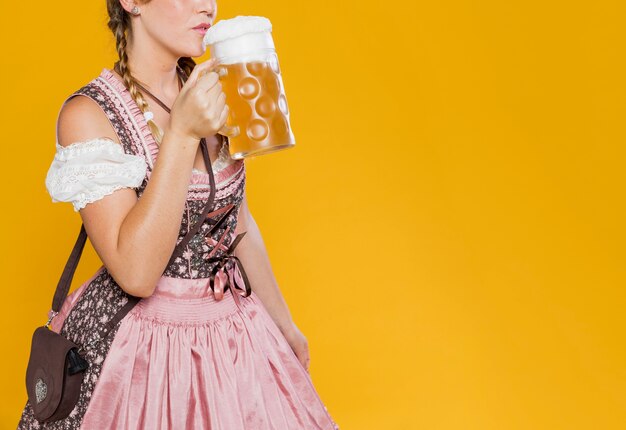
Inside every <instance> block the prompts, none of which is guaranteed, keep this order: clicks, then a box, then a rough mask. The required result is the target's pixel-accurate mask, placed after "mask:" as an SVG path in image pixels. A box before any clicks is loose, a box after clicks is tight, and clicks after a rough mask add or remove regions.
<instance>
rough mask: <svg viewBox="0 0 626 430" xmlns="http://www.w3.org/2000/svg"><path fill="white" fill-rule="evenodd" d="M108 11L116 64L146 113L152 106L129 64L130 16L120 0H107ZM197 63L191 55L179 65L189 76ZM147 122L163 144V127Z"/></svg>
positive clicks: (138, 103)
mask: <svg viewBox="0 0 626 430" xmlns="http://www.w3.org/2000/svg"><path fill="white" fill-rule="evenodd" d="M145 3H147V2H145ZM145 3H144V4H145ZM107 11H108V13H109V22H108V24H107V25H108V27H109V29H110V30H111V31H112V32H113V34H114V35H115V45H116V50H117V55H118V56H119V61H117V62H116V63H115V64H116V65H117V66H118V67H119V69H120V71H121V73H120V75H121V76H122V78H123V79H124V82H125V84H126V88H128V92H129V93H130V96H131V97H132V98H133V100H134V101H135V103H137V106H138V107H139V109H140V110H141V112H142V113H143V114H145V113H146V112H149V111H150V106H149V105H148V102H147V101H146V99H145V98H144V97H143V95H142V94H141V93H140V92H139V91H138V90H137V86H136V82H137V81H135V78H133V75H132V73H131V70H130V67H129V66H128V54H127V53H126V47H127V45H128V42H127V37H126V32H127V31H128V33H129V34H130V33H131V31H132V27H131V25H130V16H129V14H128V12H126V10H125V9H124V8H123V7H122V6H121V4H120V2H119V0H107ZM195 64H196V63H195V62H194V61H193V59H191V58H190V57H183V58H180V59H179V65H180V66H181V68H182V69H183V70H184V71H185V72H187V76H189V74H190V73H191V70H193V67H194V66H195ZM146 122H147V124H148V126H149V127H150V131H151V132H152V136H154V140H155V141H156V143H157V145H161V142H162V140H163V130H161V128H160V127H159V126H158V125H157V124H156V123H155V122H154V121H153V120H152V119H150V120H147V121H146Z"/></svg>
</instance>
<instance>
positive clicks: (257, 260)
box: [234, 191, 293, 333]
mask: <svg viewBox="0 0 626 430" xmlns="http://www.w3.org/2000/svg"><path fill="white" fill-rule="evenodd" d="M237 217H238V218H237V228H236V229H235V234H236V235H237V234H239V233H241V232H244V231H246V232H247V233H246V235H245V236H244V237H243V238H242V239H241V241H240V242H239V243H238V244H237V247H236V248H235V251H234V254H235V255H236V256H237V257H238V258H239V259H240V260H241V263H242V264H243V267H244V269H245V271H246V275H247V276H248V281H249V282H250V286H251V288H252V290H253V291H254V292H255V293H256V295H258V296H259V298H260V299H261V301H262V302H263V305H265V308H266V309H267V311H268V312H269V314H270V315H271V316H272V319H273V320H274V322H275V323H276V325H277V326H278V327H279V328H280V329H281V331H282V332H283V333H285V332H286V331H288V330H290V329H292V328H293V320H292V318H291V314H290V312H289V308H288V307H287V303H286V302H285V299H284V298H283V296H282V294H281V292H280V289H279V287H278V283H277V282H276V278H275V277H274V273H273V272H272V267H271V264H270V260H269V257H268V255H267V250H266V248H265V243H264V242H263V238H262V237H261V232H260V231H259V227H258V226H257V224H256V221H255V220H254V218H253V217H252V214H251V213H250V210H249V209H248V202H247V199H246V192H245V191H244V194H243V201H242V202H241V205H240V207H239V214H238V215H237Z"/></svg>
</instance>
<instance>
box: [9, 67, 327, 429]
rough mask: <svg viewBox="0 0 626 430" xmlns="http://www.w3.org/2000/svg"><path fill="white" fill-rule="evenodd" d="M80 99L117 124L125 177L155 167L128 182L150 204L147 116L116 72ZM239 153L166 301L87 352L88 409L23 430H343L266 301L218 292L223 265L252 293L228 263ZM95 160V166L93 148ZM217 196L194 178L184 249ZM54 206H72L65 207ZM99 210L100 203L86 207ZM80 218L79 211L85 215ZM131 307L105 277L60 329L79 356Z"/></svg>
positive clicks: (84, 291) (173, 270)
mask: <svg viewBox="0 0 626 430" xmlns="http://www.w3.org/2000/svg"><path fill="white" fill-rule="evenodd" d="M77 95H83V96H87V97H89V98H91V99H92V100H94V101H95V102H96V103H98V105H100V107H101V108H102V109H103V110H104V112H105V113H106V114H107V117H108V118H109V120H110V122H111V124H112V125H113V127H114V129H115V131H116V133H117V136H118V138H119V141H120V143H121V145H119V144H117V143H115V145H117V147H121V149H120V154H116V155H115V156H116V157H118V161H120V165H123V164H124V162H126V163H131V162H136V161H137V159H138V158H141V159H142V160H143V161H145V175H144V174H142V175H140V176H137V175H135V178H134V179H133V178H128V181H129V182H128V186H131V187H133V188H134V189H135V190H136V192H137V196H138V197H139V198H141V195H142V194H143V191H144V189H145V187H146V185H147V183H148V181H149V180H150V176H151V173H152V169H153V167H154V163H155V161H156V157H157V156H158V145H157V144H156V142H155V141H154V138H153V136H152V134H151V133H150V129H149V127H148V125H147V122H146V121H145V118H144V116H143V113H142V112H141V111H140V109H139V107H138V106H137V104H136V103H135V102H134V100H133V99H132V97H131V96H130V93H129V92H128V90H127V89H126V87H125V86H124V84H123V82H121V81H120V80H119V79H118V78H117V76H115V75H114V74H113V73H112V72H111V71H110V70H109V69H106V68H104V69H103V70H102V72H101V73H100V75H99V76H98V77H97V78H95V79H93V80H92V81H91V82H89V83H88V84H87V85H85V86H83V87H82V88H80V89H79V90H77V91H76V92H74V93H72V94H71V95H70V96H69V97H68V99H67V100H69V99H70V98H72V97H74V96H77ZM227 144H228V140H227V139H225V143H224V145H223V147H222V151H221V152H220V158H219V159H218V160H216V161H215V162H214V163H213V165H212V167H213V171H214V177H215V188H216V190H215V203H214V206H213V211H212V212H211V213H210V214H209V216H207V220H206V222H203V224H202V227H201V229H200V230H199V231H198V233H197V234H196V235H195V236H194V237H193V238H192V239H191V240H190V241H189V243H188V244H187V246H186V247H185V248H184V250H183V252H181V253H180V255H178V256H176V258H175V259H173V260H172V261H171V264H169V265H168V267H167V268H166V270H165V271H164V273H163V276H162V277H161V278H160V280H159V281H158V283H157V285H156V288H155V290H154V293H153V294H152V295H151V296H150V297H147V298H144V299H142V300H141V301H140V302H139V303H138V304H137V305H136V306H135V307H134V308H133V309H132V310H131V311H130V312H129V313H128V314H127V315H126V316H125V317H124V318H123V319H122V320H121V321H120V322H119V323H118V324H117V325H116V326H115V328H114V329H113V330H112V332H111V334H110V335H109V336H107V337H106V338H105V339H104V340H102V341H101V342H99V343H96V344H95V346H94V347H93V348H92V349H89V350H87V353H86V355H85V358H86V359H87V361H88V362H89V364H90V365H89V368H88V369H87V370H86V371H85V373H84V378H83V383H82V386H81V393H80V397H79V400H78V403H77V404H76V407H75V408H74V409H73V410H72V412H71V413H70V415H69V416H68V417H66V418H64V419H62V420H58V421H55V422H50V423H39V422H38V421H37V420H36V419H35V418H34V416H33V414H32V409H31V407H30V404H29V402H28V401H27V402H26V406H25V407H24V410H23V413H22V417H21V419H20V422H19V424H18V430H19V429H65V430H67V429H87V430H92V429H93V430H96V429H97V430H105V429H110V430H113V429H117V430H122V429H128V430H130V429H132V430H138V429H146V430H147V429H150V430H156V429H189V430H191V429H194V430H202V429H207V430H208V429H211V430H244V429H246V430H248V429H249V430H252V429H254V430H265V429H267V430H270V429H271V430H295V429H302V430H304V429H306V430H318V429H319V430H338V429H339V426H338V425H337V424H336V423H335V421H334V420H333V419H332V417H331V416H330V414H329V412H328V409H327V408H326V406H325V405H324V403H323V402H322V400H321V399H320V397H319V395H318V393H317V392H316V389H315V387H314V385H313V383H312V380H311V377H310V375H309V373H308V372H307V371H306V369H305V368H304V367H303V366H302V365H301V363H300V361H299V360H298V358H297V356H296V355H295V353H294V352H293V350H292V349H291V347H290V345H289V344H288V342H287V340H286V339H285V337H284V336H283V334H282V332H281V331H280V329H279V328H278V326H277V325H276V324H275V322H274V321H273V319H272V318H271V316H270V314H269V313H268V311H267V310H266V308H265V307H264V305H263V303H262V302H261V300H260V299H259V297H258V296H257V295H256V293H255V292H254V291H252V292H251V294H250V295H249V296H247V297H244V296H242V295H241V291H240V290H239V289H238V288H232V287H231V288H229V289H227V290H226V291H225V292H224V295H223V298H222V299H220V300H217V299H216V298H215V296H214V294H213V291H212V289H211V287H210V285H209V284H210V282H209V280H210V277H211V273H214V268H215V265H214V263H210V262H209V261H211V260H210V259H215V257H216V256H223V257H224V258H225V259H226V260H228V261H226V264H223V265H222V267H223V268H222V269H221V273H220V274H221V275H223V276H225V277H227V278H228V279H229V280H230V285H231V286H232V285H235V286H236V285H242V282H241V277H242V274H241V271H240V270H239V266H238V264H236V261H234V259H233V258H232V257H230V256H229V254H228V253H227V251H228V249H229V246H230V245H231V244H232V242H233V240H234V239H235V227H236V225H237V213H238V208H239V206H240V204H241V201H242V200H243V192H244V187H245V164H244V160H232V159H230V157H229V156H228V149H227V148H226V145H227ZM57 145H58V144H57ZM72 146H74V148H73V149H70V150H68V152H67V154H65V155H66V157H65V158H63V157H61V159H62V160H68V159H70V158H71V157H70V155H76V154H78V153H79V152H80V149H81V145H70V146H68V147H66V148H71V147H72ZM87 146H89V144H87V145H84V147H85V148H86V147H87ZM104 146H105V145H104V143H103V142H100V147H101V148H102V147H104ZM57 149H58V150H59V151H60V152H62V151H63V148H59V147H57ZM109 149H110V148H109ZM72 150H74V152H73V153H72ZM89 151H91V152H90V154H91V155H93V154H94V150H93V147H92V148H91V149H90V150H89ZM122 151H123V154H122V153H121V152H122ZM86 152H88V151H86ZM111 152H112V151H109V152H108V155H109V156H111ZM83 154H85V152H83ZM128 156H132V157H130V158H129V157H128ZM123 157H126V158H125V160H124V162H122V161H121V160H122V158H123ZM131 158H132V160H131ZM61 159H59V160H61ZM59 160H57V161H58V162H59ZM128 165H130V164H128ZM111 174H112V173H111ZM209 193H210V184H209V174H208V173H206V172H202V171H200V170H196V169H194V172H193V174H192V179H191V183H190V185H189V191H188V196H187V200H186V203H185V212H184V215H183V217H182V220H181V226H180V231H179V237H178V242H180V241H181V240H182V239H183V237H184V236H185V234H186V233H187V232H188V231H189V228H190V226H193V225H194V224H195V223H196V222H197V220H198V218H199V216H201V215H202V210H203V208H204V205H205V204H206V201H207V199H208V197H209ZM58 195H59V194H57V197H58ZM83 197H85V196H83ZM58 198H61V197H58ZM68 199H69V197H68ZM53 201H60V200H55V198H54V196H53ZM67 201H70V200H67ZM87 203H89V196H87V197H85V199H84V201H82V205H83V206H84V205H85V204H87ZM80 207H81V204H80V203H79V204H76V203H75V206H74V209H75V210H78V209H79V208H80ZM219 213H222V214H223V213H226V214H227V215H226V216H225V217H224V219H223V220H221V221H220V224H221V225H220V226H219V228H217V229H214V230H213V232H212V233H211V234H210V235H206V233H207V232H208V231H209V230H210V229H211V227H212V225H213V224H214V223H215V220H214V218H211V216H215V215H216V214H219ZM128 297H129V296H128V294H127V293H125V292H124V291H123V290H122V289H121V288H120V287H119V285H118V284H117V283H116V282H115V280H114V279H113V277H112V276H111V274H110V273H109V272H108V270H107V269H106V267H104V266H102V267H100V268H99V270H98V271H97V272H96V273H95V274H94V275H93V276H92V277H91V278H90V279H88V280H86V281H85V282H84V283H83V284H82V285H80V287H79V288H77V289H76V290H75V291H73V292H72V293H70V294H69V295H68V297H67V299H66V301H65V302H64V304H63V307H62V308H61V310H60V312H59V314H58V315H56V316H55V317H54V319H53V320H52V323H51V328H52V329H53V330H55V331H56V332H59V333H61V334H62V335H64V336H66V337H67V338H68V339H70V340H72V341H73V342H75V343H77V344H79V345H83V344H85V343H88V342H89V341H90V340H92V338H93V334H94V333H95V332H96V331H97V330H98V329H99V328H100V327H102V326H103V325H104V324H105V323H106V322H107V321H108V320H110V319H111V318H112V317H113V316H114V315H115V313H116V312H117V311H118V310H119V309H120V308H121V307H122V306H124V304H125V303H126V302H127V300H128Z"/></svg>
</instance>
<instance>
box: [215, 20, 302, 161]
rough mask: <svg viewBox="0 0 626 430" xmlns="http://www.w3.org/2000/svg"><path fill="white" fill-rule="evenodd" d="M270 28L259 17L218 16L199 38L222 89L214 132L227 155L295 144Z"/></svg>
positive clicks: (235, 156)
mask: <svg viewBox="0 0 626 430" xmlns="http://www.w3.org/2000/svg"><path fill="white" fill-rule="evenodd" d="M271 30H272V24H271V23H270V21H269V19H267V18H265V17H261V16H237V17H235V18H232V19H226V20H221V21H219V22H218V23H217V24H215V25H214V26H212V27H211V28H209V30H208V31H207V32H206V34H205V36H204V38H203V42H204V44H205V46H209V48H210V53H211V58H215V59H216V66H215V67H214V71H215V72H217V73H218V74H219V76H220V78H219V79H220V82H221V83H222V91H223V92H224V94H225V95H226V104H227V105H228V108H229V113H228V119H227V120H226V124H225V126H224V127H223V128H222V129H221V130H220V131H219V133H220V134H223V135H225V136H228V138H229V141H230V145H229V146H230V156H231V157H232V158H233V159H242V158H245V157H250V156H256V155H261V154H268V153H270V152H274V151H279V150H281V149H287V148H291V147H292V146H294V145H295V144H296V142H295V138H294V136H293V133H292V131H291V125H290V123H289V108H288V106H287V99H286V97H285V89H284V87H283V81H282V76H281V73H280V67H279V65H278V56H277V55H276V51H275V49H274V41H273V39H272V35H271Z"/></svg>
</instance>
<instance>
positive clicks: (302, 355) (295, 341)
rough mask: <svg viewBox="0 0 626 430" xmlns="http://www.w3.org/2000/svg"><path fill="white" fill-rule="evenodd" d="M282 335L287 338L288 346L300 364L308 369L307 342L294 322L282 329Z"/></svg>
mask: <svg viewBox="0 0 626 430" xmlns="http://www.w3.org/2000/svg"><path fill="white" fill-rule="evenodd" d="M283 336H285V339H287V342H288V343H289V346H291V349H292V350H293V352H294V353H295V354H296V357H298V361H300V364H302V366H303V367H304V368H305V369H306V371H307V372H308V371H309V364H310V361H311V360H310V357H309V343H308V341H307V339H306V337H304V335H303V334H302V332H301V331H300V329H298V327H297V326H296V325H295V324H293V323H292V324H291V325H290V326H289V327H288V328H286V329H284V330H283Z"/></svg>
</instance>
